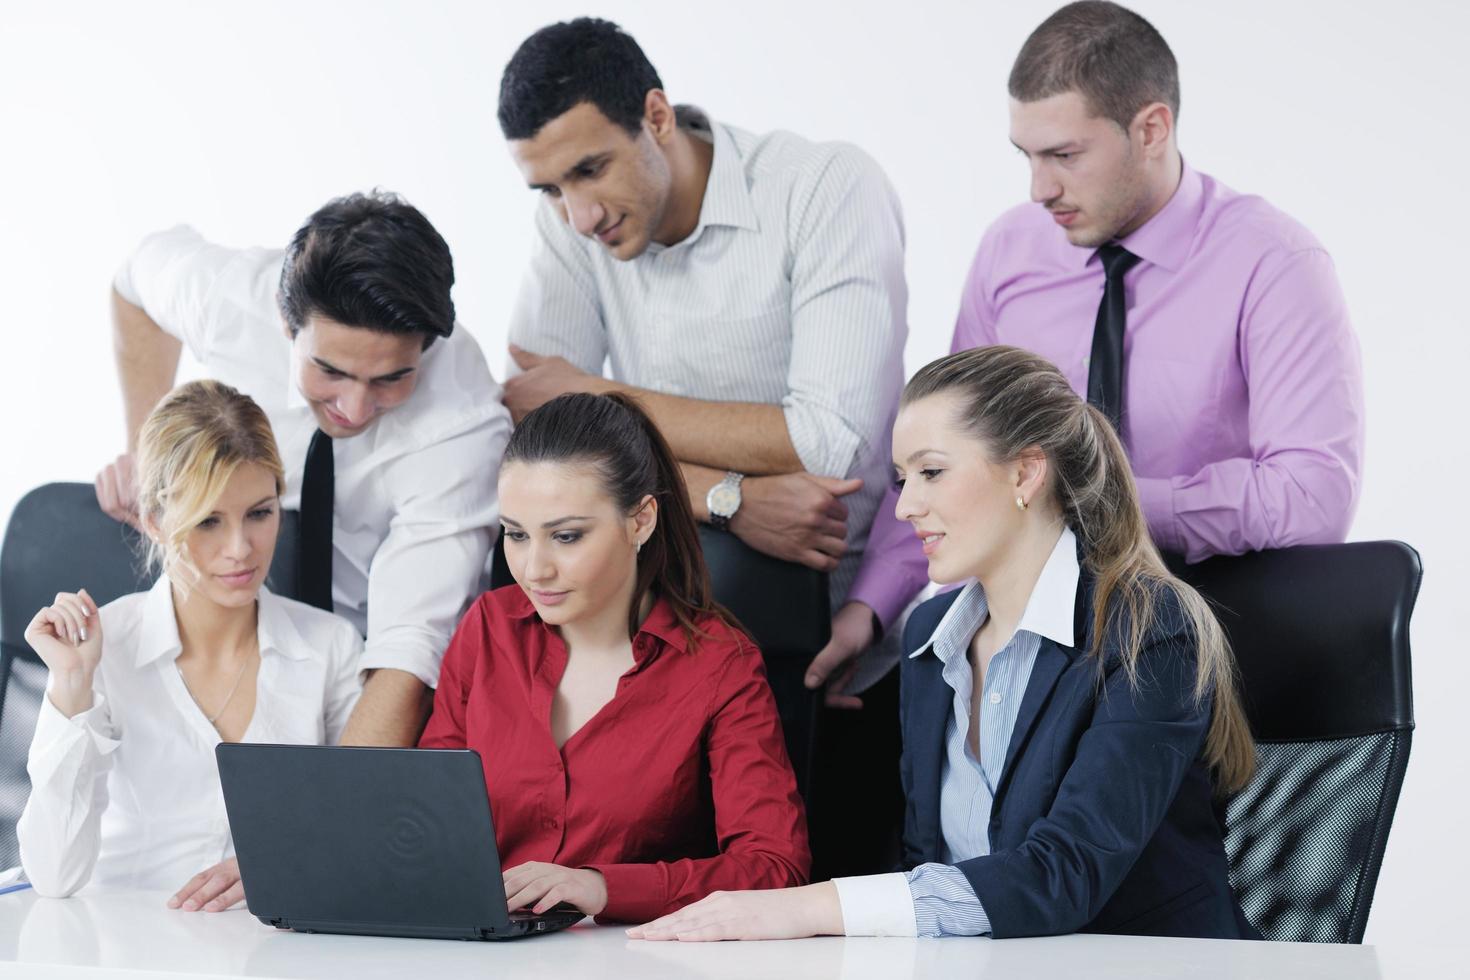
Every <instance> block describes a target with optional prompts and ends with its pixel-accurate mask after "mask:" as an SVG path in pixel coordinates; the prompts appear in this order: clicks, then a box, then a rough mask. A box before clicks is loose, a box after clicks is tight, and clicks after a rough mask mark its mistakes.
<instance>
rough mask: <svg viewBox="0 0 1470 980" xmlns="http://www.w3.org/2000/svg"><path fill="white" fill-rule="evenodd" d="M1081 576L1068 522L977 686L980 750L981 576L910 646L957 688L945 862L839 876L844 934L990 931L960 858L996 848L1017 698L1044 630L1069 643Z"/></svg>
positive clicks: (948, 742)
mask: <svg viewBox="0 0 1470 980" xmlns="http://www.w3.org/2000/svg"><path fill="white" fill-rule="evenodd" d="M1079 576H1080V569H1079V567H1078V564H1077V538H1076V536H1075V535H1074V534H1073V533H1072V532H1071V530H1069V529H1066V528H1063V529H1062V531H1061V534H1060V536H1059V537H1058V538H1057V543H1056V545H1055V546H1054V547H1053V548H1052V552H1051V555H1050V556H1049V557H1048V558H1047V561H1046V565H1045V566H1043V568H1042V570H1041V575H1040V576H1039V577H1038V578H1037V581H1036V587H1035V588H1034V589H1033V590H1032V591H1031V598H1030V599H1029V600H1028V601H1027V603H1026V609H1025V611H1024V612H1023V613H1022V614H1021V619H1020V622H1019V623H1018V625H1017V627H1016V632H1015V633H1014V634H1013V635H1012V636H1011V638H1010V639H1009V640H1007V641H1006V643H1005V645H1004V646H1003V647H1001V649H1000V650H999V651H997V652H996V654H995V656H993V657H992V658H991V660H990V663H989V665H988V666H987V668H986V671H985V683H984V686H983V688H982V690H981V692H980V697H981V703H980V711H979V725H980V732H979V743H980V756H979V758H978V759H977V758H976V757H975V753H974V752H972V751H971V750H970V746H969V744H968V739H969V734H970V718H971V695H972V694H973V692H974V689H975V685H974V674H973V673H972V670H971V666H970V642H971V640H973V639H974V637H975V634H976V633H977V632H979V630H980V627H981V626H983V625H985V621H986V619H987V618H988V617H989V615H990V610H989V606H988V605H987V603H986V600H985V590H984V589H983V588H981V586H980V583H979V582H972V583H970V584H969V585H967V586H965V588H964V589H963V590H961V592H960V594H959V595H958V596H957V597H956V598H955V600H954V603H953V605H951V606H950V607H949V610H948V611H947V612H946V613H945V614H944V618H943V619H941V620H940V621H939V625H938V626H936V627H935V628H934V633H933V635H932V636H931V637H930V638H929V641H928V642H927V643H925V644H924V645H923V646H921V647H919V648H918V649H917V650H915V651H914V652H913V653H912V654H910V655H909V656H910V657H911V658H913V657H921V656H924V655H925V654H928V653H932V654H933V655H934V656H936V657H938V658H939V660H940V662H941V663H942V664H943V668H942V675H943V677H944V680H945V683H947V684H948V685H949V686H950V688H951V690H952V691H953V693H954V696H953V698H952V699H951V701H950V712H949V719H948V722H947V724H946V725H945V734H944V765H943V769H942V771H941V776H940V788H939V811H940V816H939V825H940V833H941V838H942V840H941V853H940V857H941V859H942V861H943V863H931V864H923V865H920V866H919V867H917V868H915V869H913V870H912V871H910V872H908V873H907V875H898V874H894V875H869V876H867V877H862V878H838V879H835V880H834V883H835V884H836V886H837V891H838V896H839V900H840V902H841V904H842V922H843V928H844V931H845V932H846V933H847V935H849V936H861V935H919V936H979V935H985V934H987V933H989V932H990V916H989V915H987V914H986V911H985V908H984V906H983V905H982V904H981V903H980V900H979V899H978V898H976V896H975V891H974V889H973V888H971V887H970V882H969V879H968V878H966V877H965V876H964V873H963V872H961V871H960V870H959V869H958V868H956V867H955V865H956V864H958V863H960V862H962V861H968V860H970V859H972V858H977V857H981V856H983V855H986V854H989V853H990V810H991V806H992V804H993V803H994V798H995V787H996V785H997V784H998V783H999V781H1000V776H1001V771H1002V769H1003V768H1004V766H1005V760H1006V751H1007V749H1008V748H1009V747H1010V744H1011V734H1012V732H1013V731H1014V729H1015V727H1016V716H1017V715H1018V714H1019V713H1020V710H1021V700H1022V698H1023V697H1024V696H1025V694H1026V686H1027V684H1028V683H1030V680H1031V669H1032V668H1033V667H1034V666H1035V665H1036V655H1037V653H1038V652H1039V651H1040V649H1041V640H1042V638H1043V637H1045V638H1047V639H1050V640H1053V641H1055V642H1057V643H1059V644H1061V645H1062V646H1064V647H1068V648H1070V647H1071V646H1072V644H1073V642H1074V637H1073V629H1074V625H1075V624H1074V618H1075V610H1076V602H1077V582H1078V578H1079ZM905 886H906V887H905Z"/></svg>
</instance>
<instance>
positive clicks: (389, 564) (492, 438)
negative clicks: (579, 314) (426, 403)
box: [361, 404, 510, 687]
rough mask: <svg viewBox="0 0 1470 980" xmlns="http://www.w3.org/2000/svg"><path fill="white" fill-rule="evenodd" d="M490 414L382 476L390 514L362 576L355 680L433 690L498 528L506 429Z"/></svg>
mask: <svg viewBox="0 0 1470 980" xmlns="http://www.w3.org/2000/svg"><path fill="white" fill-rule="evenodd" d="M496 409H497V411H494V412H492V413H489V414H487V415H486V416H484V417H483V418H482V420H481V421H480V422H479V423H478V424H476V425H474V426H473V427H472V428H470V429H468V430H466V431H464V432H461V433H459V434H458V435H454V436H450V437H448V438H445V439H441V440H437V441H434V442H431V443H430V444H429V445H427V446H426V447H424V448H422V449H419V450H417V451H415V452H410V453H405V454H404V455H402V456H400V457H398V458H396V459H393V460H391V461H390V462H388V463H387V464H386V465H385V466H384V467H383V471H382V473H381V479H382V480H383V481H385V484H386V487H387V491H388V496H389V498H390V499H391V500H392V501H393V502H394V507H395V511H394V514H393V517H392V520H391V521H390V522H389V525H388V534H387V537H386V538H385V539H384V541H383V543H382V545H381V546H380V547H379V548H378V550H377V552H376V553H375V554H374V556H373V560H372V566H371V568H370V570H369V574H368V604H367V609H368V624H367V647H366V649H365V650H364V651H363V655H362V662H361V668H362V669H363V670H372V669H378V668H392V669H396V670H403V671H407V672H408V673H410V674H413V675H414V676H415V677H417V678H418V679H419V680H421V681H423V682H424V684H426V685H427V686H429V687H433V686H435V685H436V684H437V683H438V680H439V663H440V660H441V659H442V658H443V656H444V650H445V647H446V646H448V644H449V638H450V636H451V635H452V634H453V632H454V628H455V625H456V624H457V623H458V621H459V617H460V615H461V614H462V613H463V612H464V610H465V607H466V606H467V605H468V604H469V602H470V600H471V599H473V598H474V597H475V595H476V594H478V591H479V584H480V576H481V573H482V571H483V570H484V566H485V558H486V556H487V555H489V553H490V545H491V543H492V528H493V527H494V526H495V524H496V522H497V521H498V519H499V502H498V500H497V497H496V486H495V479H496V474H497V472H498V471H499V466H500V457H501V455H502V454H503V453H504V451H505V444H506V442H507V440H508V439H509V438H510V419H509V416H508V415H507V413H506V412H505V410H504V408H503V407H500V406H499V405H498V404H497V405H496Z"/></svg>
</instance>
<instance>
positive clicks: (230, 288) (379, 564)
mask: <svg viewBox="0 0 1470 980" xmlns="http://www.w3.org/2000/svg"><path fill="white" fill-rule="evenodd" d="M282 256H283V253H282V251H281V250H279V249H262V248H250V249H237V248H226V247H224V246H220V245H214V244H211V243H210V242H207V241H205V240H204V239H203V238H202V237H200V235H199V233H198V232H196V231H194V230H193V229H192V228H188V227H184V226H180V227H177V228H173V229H171V230H169V231H164V232H159V233H157V234H154V235H151V236H149V237H148V238H147V239H145V240H144V241H143V244H142V245H141V246H139V248H138V250H137V251H136V252H135V253H134V254H133V256H132V257H131V258H130V259H129V260H128V261H127V263H126V264H125V265H124V266H123V267H122V269H121V270H120V271H119V272H118V275H117V278H116V280H115V281H114V283H113V285H114V287H115V288H116V289H117V291H118V294H119V295H121V296H122V297H123V298H124V299H126V300H127V301H128V302H130V303H132V304H134V305H135V306H139V307H141V308H142V309H143V310H144V311H145V312H146V313H147V314H148V315H149V317H151V318H152V319H153V321H154V322H155V323H157V324H158V325H159V326H160V327H162V328H163V329H164V330H166V331H167V332H168V333H170V334H172V335H173V336H175V337H177V338H179V339H180V340H181V341H183V342H184V344H185V345H186V346H187V347H188V348H189V352H190V353H191V354H192V355H193V356H194V358H195V359H196V360H198V361H199V362H200V363H201V364H203V365H204V367H205V369H206V370H207V371H208V372H209V374H210V376H212V377H214V378H217V379H219V380H221V381H224V382H226V383H227V384H230V385H233V386H234V387H236V388H238V389H240V390H241V391H243V392H244V393H245V394H247V395H249V396H250V397H251V398H253V399H255V401H256V402H257V403H258V404H259V405H260V407H261V408H262V409H264V410H265V413H266V415H267V416H268V417H269V418H270V422H271V427H272V428H273V429H274V430H275V434H276V441H277V443H278V444H279V446H280V450H281V459H282V462H283V463H284V464H285V467H286V494H285V496H284V497H283V498H282V505H283V506H284V507H287V508H291V509H295V508H297V507H298V506H299V504H300V497H301V477H302V471H303V469H304V468H305V464H306V451H307V448H308V446H309V445H310V444H311V437H312V434H313V433H315V432H316V429H317V424H316V419H315V417H314V416H313V415H312V412H311V408H310V406H309V405H308V404H307V402H306V399H305V398H304V397H302V395H301V392H300V390H299V389H298V388H297V387H296V382H295V375H294V371H293V368H292V362H291V357H292V344H291V341H290V339H289V338H288V337H287V336H286V333H285V327H284V325H283V323H282V321H281V315H280V312H279V309H278V307H277V305H276V298H275V297H276V290H277V288H278V285H279V283H280V277H281V263H282ZM509 438H510V415H509V413H508V412H507V411H506V409H505V406H504V405H502V404H501V402H500V386H499V385H498V384H497V383H496V382H495V379H494V378H493V377H492V376H491V374H490V370H489V368H488V366H487V365H486V363H485V357H484V355H483V354H482V353H481V351H480V347H479V345H478V344H477V343H476V342H475V339H474V338H473V337H471V336H470V334H469V331H467V330H465V329H464V327H463V326H460V325H456V328H455V330H454V332H453V333H452V334H451V335H450V336H449V337H448V338H445V339H439V340H436V341H435V342H434V343H433V345H432V346H430V347H429V349H428V350H426V351H424V356H423V360H422V361H421V362H420V366H419V380H418V387H417V388H416V389H415V390H414V393H413V395H412V396H411V397H410V398H409V399H408V400H407V401H406V402H404V403H403V404H402V405H399V406H398V407H396V408H394V409H392V410H391V411H389V412H387V413H385V414H384V415H383V416H382V417H381V418H380V419H379V420H378V421H377V422H375V423H374V424H373V425H372V426H371V427H369V428H368V429H367V431H365V432H363V433H361V434H359V435H356V436H353V437H351V438H347V439H334V440H332V451H333V457H334V459H335V463H336V468H335V488H336V499H335V502H334V505H333V508H332V552H333V554H332V599H333V601H334V604H335V605H334V608H335V610H336V611H337V612H338V613H340V614H342V615H343V616H345V617H347V619H348V620H350V621H351V622H352V624H353V625H354V626H356V627H357V629H358V631H359V632H361V633H363V634H364V635H366V637H367V648H366V650H365V652H364V654H363V659H362V667H363V669H371V668H378V667H393V668H397V669H398V670H404V671H408V672H409V673H411V674H413V675H414V676H416V677H418V679H419V680H421V681H423V682H424V683H425V684H427V685H428V686H430V687H433V686H434V685H435V684H436V683H438V679H439V661H440V659H441V658H442V657H443V655H444V648H445V647H446V646H448V645H449V637H450V636H451V635H452V634H453V632H454V627H455V626H456V625H457V623H458V622H459V617H460V616H461V615H462V614H463V613H464V610H465V608H466V607H467V606H468V604H469V602H470V600H471V599H473V598H474V597H475V596H476V595H477V594H479V591H480V578H481V575H482V573H483V571H484V568H485V558H486V556H487V555H488V554H489V552H490V546H491V543H492V529H493V528H495V526H496V525H497V523H498V521H499V510H498V506H497V499H496V483H495V481H496V474H497V473H498V471H499V465H500V457H501V454H502V453H503V452H504V450H505V444H506V441H507V440H508V439H509Z"/></svg>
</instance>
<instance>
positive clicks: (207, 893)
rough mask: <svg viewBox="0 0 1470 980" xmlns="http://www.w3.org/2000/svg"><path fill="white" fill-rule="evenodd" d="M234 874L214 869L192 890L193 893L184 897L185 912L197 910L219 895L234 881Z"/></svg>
mask: <svg viewBox="0 0 1470 980" xmlns="http://www.w3.org/2000/svg"><path fill="white" fill-rule="evenodd" d="M236 880H237V879H236V878H235V876H234V875H228V874H224V873H222V872H219V871H216V872H214V873H213V874H211V875H210V876H209V877H208V878H206V879H204V884H202V885H200V886H199V887H198V888H196V889H195V890H194V894H192V895H190V896H189V897H188V898H185V899H184V905H183V908H184V911H185V912H197V911H199V909H201V908H203V907H204V903H206V902H208V901H209V900H210V899H212V898H214V897H215V896H217V895H219V894H220V893H221V892H223V891H224V890H225V889H227V888H229V887H230V886H231V885H233V884H234V883H235V881H236Z"/></svg>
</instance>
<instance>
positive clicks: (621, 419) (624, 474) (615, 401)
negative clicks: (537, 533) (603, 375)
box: [502, 393, 740, 638]
mask: <svg viewBox="0 0 1470 980" xmlns="http://www.w3.org/2000/svg"><path fill="white" fill-rule="evenodd" d="M511 462H522V463H585V464H587V465H590V466H592V467H593V468H594V469H596V471H597V472H598V474H599V475H600V476H601V477H602V486H603V489H604V490H605V491H606V492H607V495H608V496H610V497H611V498H612V499H613V501H614V502H615V503H616V504H617V505H618V507H619V508H620V509H622V510H623V511H625V512H627V513H632V512H633V509H634V508H635V507H637V506H638V502H639V501H641V500H642V499H643V498H644V497H646V496H652V497H653V498H654V499H655V500H657V501H658V522H657V524H656V525H655V527H654V530H653V534H652V536H650V537H649V538H648V540H647V541H645V542H644V543H643V550H642V551H641V552H640V553H639V555H638V581H637V584H636V585H635V586H634V588H633V603H632V608H630V609H629V610H628V636H629V637H630V638H631V637H632V636H634V635H636V634H637V632H638V612H639V606H640V605H641V604H642V600H643V597H644V596H645V595H647V594H648V592H649V590H650V589H652V590H654V591H655V592H656V593H657V594H658V595H660V596H662V597H663V598H665V599H667V600H668V602H669V605H671V606H672V607H673V610H674V618H675V619H677V620H678V622H679V625H680V626H681V627H682V628H683V630H684V632H685V634H686V635H689V636H690V637H691V638H692V637H694V636H703V635H705V634H704V632H703V631H702V630H701V629H700V628H699V626H698V620H699V619H701V618H705V617H709V616H715V617H716V618H718V619H720V620H722V621H724V622H725V623H726V624H727V625H729V626H732V627H734V628H736V629H739V628H740V625H739V623H737V622H736V621H735V618H734V617H733V616H731V615H730V613H729V612H728V611H727V610H725V609H724V608H723V607H722V606H720V605H719V604H718V603H716V602H715V600H714V592H713V590H712V589H711V587H710V581H709V569H707V568H706V567H705V564H704V551H703V549H702V548H701V547H700V544H699V530H698V525H697V524H696V522H695V520H694V511H693V510H692V509H691V508H690V506H689V490H688V488H687V487H686V486H685V485H684V474H683V471H682V470H680V469H679V462H678V460H677V459H675V458H674V451H673V450H672V449H670V448H669V444H668V443H667V442H665V441H664V437H663V436H662V435H661V434H660V433H659V431H658V427H657V426H655V425H654V424H653V420H652V419H650V418H649V417H648V415H647V414H646V413H645V412H644V411H643V409H641V408H639V407H638V403H637V401H635V400H634V399H632V398H630V397H628V396H627V395H622V394H609V395H589V394H583V393H577V394H570V395H561V396H559V397H557V398H553V399H552V400H551V401H549V402H547V403H546V404H544V405H542V406H541V407H540V408H537V409H536V410H534V411H532V412H531V413H530V414H528V415H527V416H526V417H525V418H524V419H522V420H521V423H520V425H517V426H516V427H515V431H514V432H512V433H511V436H510V443H509V444H508V445H507V446H506V447H505V456H504V458H503V460H502V465H505V464H508V463H511Z"/></svg>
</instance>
